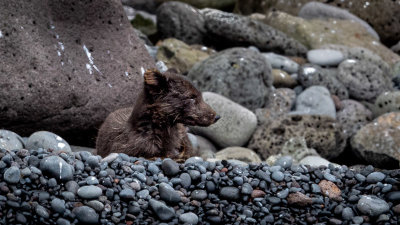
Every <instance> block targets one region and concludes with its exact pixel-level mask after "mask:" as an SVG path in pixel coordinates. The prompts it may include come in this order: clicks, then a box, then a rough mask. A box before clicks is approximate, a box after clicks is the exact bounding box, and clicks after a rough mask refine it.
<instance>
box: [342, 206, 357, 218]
mask: <svg viewBox="0 0 400 225" xmlns="http://www.w3.org/2000/svg"><path fill="white" fill-rule="evenodd" d="M353 217H354V213H353V210H352V209H351V208H350V207H346V208H344V209H343V211H342V218H343V219H344V220H351V219H352V218H353Z"/></svg>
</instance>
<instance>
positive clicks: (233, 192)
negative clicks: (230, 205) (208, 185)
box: [219, 187, 240, 200]
mask: <svg viewBox="0 0 400 225" xmlns="http://www.w3.org/2000/svg"><path fill="white" fill-rule="evenodd" d="M219 195H220V196H221V198H223V199H228V200H237V199H239V198H240V191H239V189H238V188H236V187H223V188H221V191H220V192H219Z"/></svg>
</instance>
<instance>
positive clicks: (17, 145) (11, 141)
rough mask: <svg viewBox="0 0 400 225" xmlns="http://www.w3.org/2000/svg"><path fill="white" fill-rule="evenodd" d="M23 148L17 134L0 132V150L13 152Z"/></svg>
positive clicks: (7, 131) (5, 131)
mask: <svg viewBox="0 0 400 225" xmlns="http://www.w3.org/2000/svg"><path fill="white" fill-rule="evenodd" d="M23 147H24V145H23V140H22V138H21V137H20V136H19V135H18V134H16V133H14V132H12V131H9V130H0V148H2V149H6V150H14V149H22V148H23Z"/></svg>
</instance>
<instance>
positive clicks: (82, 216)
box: [72, 206, 99, 224]
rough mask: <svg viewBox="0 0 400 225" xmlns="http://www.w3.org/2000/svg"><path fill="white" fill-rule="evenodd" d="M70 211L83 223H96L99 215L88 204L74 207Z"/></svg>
mask: <svg viewBox="0 0 400 225" xmlns="http://www.w3.org/2000/svg"><path fill="white" fill-rule="evenodd" d="M72 212H73V213H74V214H75V216H76V218H77V219H78V220H79V222H81V223H83V224H97V223H98V222H99V215H98V214H97V213H96V211H94V209H92V208H90V207H88V206H80V207H77V208H74V209H73V210H72Z"/></svg>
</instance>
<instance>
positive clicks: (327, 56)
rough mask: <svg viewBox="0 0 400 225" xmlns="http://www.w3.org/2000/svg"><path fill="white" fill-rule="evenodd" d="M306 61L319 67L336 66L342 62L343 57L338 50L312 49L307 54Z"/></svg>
mask: <svg viewBox="0 0 400 225" xmlns="http://www.w3.org/2000/svg"><path fill="white" fill-rule="evenodd" d="M307 60H308V61H309V62H311V63H313V64H317V65H320V66H336V65H339V63H341V62H342V61H343V60H344V55H343V53H342V52H340V51H338V50H332V49H313V50H310V51H308V52H307Z"/></svg>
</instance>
